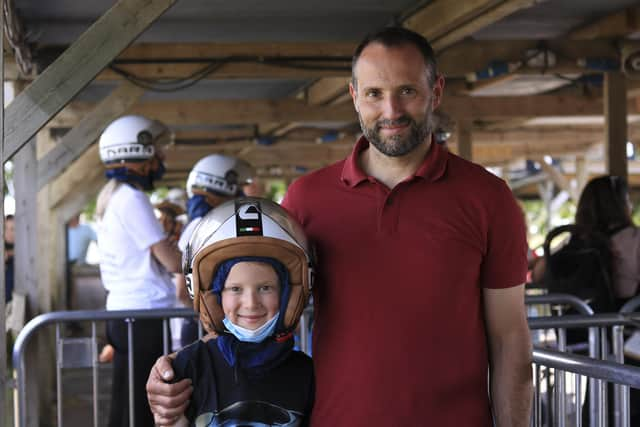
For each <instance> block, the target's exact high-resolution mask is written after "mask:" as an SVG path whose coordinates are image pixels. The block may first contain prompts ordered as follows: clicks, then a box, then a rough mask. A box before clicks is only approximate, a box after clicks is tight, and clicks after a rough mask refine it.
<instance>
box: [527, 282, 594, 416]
mask: <svg viewBox="0 0 640 427" xmlns="http://www.w3.org/2000/svg"><path fill="white" fill-rule="evenodd" d="M541 304H545V305H568V306H569V307H570V308H572V309H574V310H575V311H577V312H578V313H580V314H583V315H588V316H590V315H593V309H592V308H591V307H590V306H589V304H587V303H586V302H584V301H583V300H581V299H580V298H578V297H576V296H575V295H569V294H546V295H534V296H526V297H525V305H541ZM558 314H559V316H561V315H562V310H561V309H559V312H558ZM559 316H554V317H555V318H557V317H559ZM554 329H555V330H556V331H557V337H558V347H557V348H558V350H559V351H566V350H567V334H566V328H565V327H562V325H561V326H558V327H556V328H554ZM588 334H589V335H588V336H589V338H588V340H589V341H588V351H589V357H592V358H594V359H599V358H600V356H601V355H602V354H605V352H602V353H601V352H600V334H599V330H598V328H597V327H590V328H589V329H588ZM605 341H606V340H605ZM588 381H589V411H590V419H591V420H595V419H597V418H596V417H597V416H598V414H602V413H605V412H606V408H605V407H601V406H600V405H604V404H605V403H602V402H603V401H604V400H605V399H603V398H602V396H603V395H604V394H605V393H606V391H605V384H604V383H603V382H602V381H601V380H598V379H596V378H589V380H588ZM554 386H555V387H556V393H555V396H556V401H555V405H556V408H557V411H556V413H560V414H564V413H565V412H566V408H565V406H566V401H565V399H564V395H565V378H564V376H563V375H560V376H557V377H556V378H555V384H554ZM578 418H580V417H578ZM591 426H592V427H595V426H596V424H595V423H594V421H591Z"/></svg>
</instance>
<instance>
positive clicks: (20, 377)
mask: <svg viewBox="0 0 640 427" xmlns="http://www.w3.org/2000/svg"><path fill="white" fill-rule="evenodd" d="M577 301H580V300H577ZM577 301H575V300H574V299H573V298H572V297H571V296H558V295H555V296H554V295H544V296H536V297H528V298H527V303H528V304H566V303H569V304H571V305H572V306H573V307H581V308H577V310H580V311H583V312H585V313H588V311H589V309H588V306H587V307H584V306H582V305H581V301H580V302H577ZM637 305H640V298H639V299H638V304H637ZM637 305H636V306H637ZM629 307H631V306H629ZM632 308H634V307H631V308H628V309H629V310H630V309H632ZM192 316H195V313H194V312H193V311H192V310H190V309H164V310H138V311H75V312H74V311H71V312H54V313H47V314H44V315H41V316H38V317H36V318H34V319H33V320H31V321H30V322H29V323H28V324H27V325H26V326H25V328H24V329H23V330H22V332H21V333H20V335H19V336H18V338H17V340H16V342H15V345H14V350H13V363H14V367H15V369H16V375H17V376H16V387H17V414H16V415H17V417H16V418H17V419H18V421H19V425H20V426H24V425H25V423H26V414H27V412H26V411H27V406H26V405H27V402H28V399H27V396H26V394H25V393H26V375H27V369H26V366H25V357H24V356H25V354H24V352H25V349H26V345H27V344H28V342H29V341H30V339H31V338H32V337H33V335H34V334H35V332H36V331H38V330H40V329H42V328H44V327H47V326H55V328H56V348H57V351H56V378H57V383H56V384H57V392H58V396H57V408H58V414H57V417H58V426H59V427H62V426H63V425H64V420H63V410H62V409H63V408H62V399H63V393H62V386H61V371H62V369H64V368H65V367H66V365H65V355H66V354H67V353H68V351H65V350H69V348H67V347H66V346H73V345H79V346H82V345H84V346H85V349H86V348H89V351H88V352H86V351H85V353H88V354H89V356H88V357H87V358H86V360H84V361H81V362H80V363H81V364H83V366H85V367H91V368H92V380H93V425H94V426H97V425H98V404H97V403H98V402H97V395H98V375H97V366H98V360H97V353H98V352H97V336H96V335H97V333H96V324H97V322H104V321H107V320H122V319H124V320H127V321H128V323H129V327H128V337H129V341H130V344H132V345H129V350H128V351H129V354H128V356H129V363H130V364H132V361H133V351H134V346H135V343H133V342H132V338H133V334H132V323H133V322H134V321H135V320H139V319H163V329H164V350H165V353H168V352H169V340H168V327H169V326H168V322H169V319H170V318H176V317H178V318H180V317H182V318H184V317H192ZM311 317H312V310H311V309H310V308H309V309H306V310H305V312H304V315H303V317H302V319H301V341H300V347H301V349H302V350H303V351H307V352H310V347H311V343H310V339H309V326H308V325H309V322H310V319H311ZM81 321H82V322H90V323H91V336H90V337H87V338H86V340H89V342H88V343H87V342H80V343H77V342H73V340H74V339H70V338H66V337H63V336H62V332H61V329H60V328H61V326H62V324H63V323H65V322H81ZM639 324H640V315H638V314H599V315H565V316H562V317H558V316H546V317H534V318H530V319H529V326H530V328H531V329H532V330H536V329H552V328H553V329H558V330H564V329H567V328H586V329H589V331H590V355H591V354H592V352H593V354H596V353H598V351H597V350H598V349H599V348H598V338H599V333H598V332H597V331H598V329H599V328H606V327H610V326H612V327H619V331H620V334H622V328H623V327H624V326H629V325H636V326H637V325H639ZM592 330H595V333H593V332H591V331H592ZM559 335H562V334H559ZM591 338H593V339H591ZM614 342H615V341H614ZM592 344H593V346H592ZM560 347H561V346H560V345H559V346H558V350H559V351H558V352H554V351H550V350H545V349H539V348H536V350H535V351H534V363H535V364H536V365H535V366H536V368H535V369H536V370H537V373H540V369H541V368H543V369H555V370H557V372H554V374H555V378H556V382H555V383H554V392H555V395H554V398H556V395H557V396H559V397H558V399H559V400H558V402H560V401H562V402H564V398H563V397H562V396H564V389H563V387H558V385H559V384H563V379H561V378H563V377H564V375H563V374H561V373H562V372H563V371H566V372H572V373H576V374H579V375H587V376H588V378H589V381H596V383H595V384H600V383H601V384H602V387H597V390H599V393H595V394H594V397H593V398H592V397H591V395H590V397H589V398H590V404H591V406H590V410H591V411H593V412H592V415H593V416H592V417H591V420H592V424H591V425H593V426H603V425H605V422H606V420H605V419H606V405H605V401H606V389H605V387H604V385H605V384H604V381H609V382H612V383H619V384H621V388H620V394H619V395H617V396H616V401H618V400H620V402H621V403H620V404H618V403H619V402H616V406H615V410H616V426H628V425H629V421H628V414H629V404H628V396H629V393H628V392H629V386H632V387H638V384H640V380H639V379H638V378H639V377H637V375H639V374H638V373H639V372H640V370H639V369H638V368H632V367H627V366H625V365H621V364H620V363H615V362H611V361H606V360H597V359H598V357H584V356H576V355H570V354H566V353H562V352H561V351H560V350H561V348H560ZM594 348H595V350H594ZM620 348H621V345H618V344H614V351H616V350H618V349H620ZM603 354H604V353H603ZM615 354H618V353H615ZM605 356H606V354H605ZM623 357H624V356H623ZM616 360H618V359H616ZM622 360H624V359H622ZM584 367H587V370H585V369H583V368H584ZM627 368H629V369H630V370H628V369H627ZM132 372H133V370H130V371H129V387H130V393H129V406H130V409H131V411H130V419H131V420H130V425H132V426H133V400H132V396H133V392H132V390H131V387H132V384H133V381H132V378H133V374H132ZM576 381H580V380H579V377H577V378H576ZM538 385H539V384H538ZM577 389H580V387H579V384H578V387H577ZM625 390H626V394H625V393H624V391H625ZM539 392H540V389H539V388H538V389H537V393H538V397H539ZM625 396H626V397H625ZM561 397H562V398H561ZM625 398H626V402H622V399H625ZM536 402H538V403H536V406H535V408H538V409H539V400H537V401H536ZM555 406H556V410H555V412H554V414H555V415H557V418H556V420H557V422H556V424H553V425H554V426H556V425H557V426H564V419H565V417H564V415H563V414H565V408H564V404H559V403H556V405H555ZM536 414H537V416H538V418H537V420H540V419H541V417H540V411H539V410H538V411H537V412H536V411H534V417H533V418H532V421H533V422H534V425H536V426H537V425H540V424H535V421H536ZM593 420H596V421H593ZM577 421H580V417H579V415H578V418H577Z"/></svg>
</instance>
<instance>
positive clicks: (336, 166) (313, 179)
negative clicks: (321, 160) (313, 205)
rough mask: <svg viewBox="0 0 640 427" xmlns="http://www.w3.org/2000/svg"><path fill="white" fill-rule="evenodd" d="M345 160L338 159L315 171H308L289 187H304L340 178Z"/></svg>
mask: <svg viewBox="0 0 640 427" xmlns="http://www.w3.org/2000/svg"><path fill="white" fill-rule="evenodd" d="M344 162H345V160H344V159H343V160H340V161H338V162H336V163H333V164H331V165H329V166H325V167H323V168H320V169H316V170H315V171H312V172H309V173H307V174H305V175H302V176H301V177H299V178H297V179H296V180H295V181H293V183H292V184H291V186H290V187H305V186H308V185H315V184H317V183H327V182H331V181H330V180H340V177H341V176H342V169H343V168H344Z"/></svg>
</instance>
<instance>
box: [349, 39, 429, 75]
mask: <svg viewBox="0 0 640 427" xmlns="http://www.w3.org/2000/svg"><path fill="white" fill-rule="evenodd" d="M372 43H380V44H381V45H383V46H385V47H397V46H404V45H413V46H415V47H416V49H418V51H420V53H421V54H422V57H423V59H424V63H425V65H426V66H427V80H428V82H429V85H430V86H433V85H434V84H435V81H436V76H437V75H438V71H437V64H436V55H435V53H434V52H433V48H432V47H431V44H429V41H428V40H427V39H426V38H424V37H423V36H421V35H420V34H418V33H416V32H414V31H411V30H408V29H406V28H403V27H385V28H383V29H381V30H378V31H375V32H373V33H369V34H368V35H367V36H366V37H365V38H364V39H363V40H362V41H361V42H360V44H359V45H358V47H357V48H356V51H355V52H354V54H353V59H352V61H351V81H352V83H353V86H354V87H355V88H357V81H356V74H355V71H356V64H357V63H358V59H360V55H361V54H362V51H363V50H364V49H365V48H366V47H367V46H369V45H370V44H372Z"/></svg>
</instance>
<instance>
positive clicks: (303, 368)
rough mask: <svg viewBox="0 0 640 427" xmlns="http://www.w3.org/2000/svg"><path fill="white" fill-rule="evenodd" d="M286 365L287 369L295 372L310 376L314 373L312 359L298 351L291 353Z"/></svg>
mask: <svg viewBox="0 0 640 427" xmlns="http://www.w3.org/2000/svg"><path fill="white" fill-rule="evenodd" d="M285 364H286V368H287V369H289V370H295V371H297V372H299V373H300V374H308V373H310V372H312V371H313V361H312V360H311V357H309V356H308V355H307V354H305V353H303V352H301V351H298V350H292V351H291V354H289V357H287V359H286V361H285Z"/></svg>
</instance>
